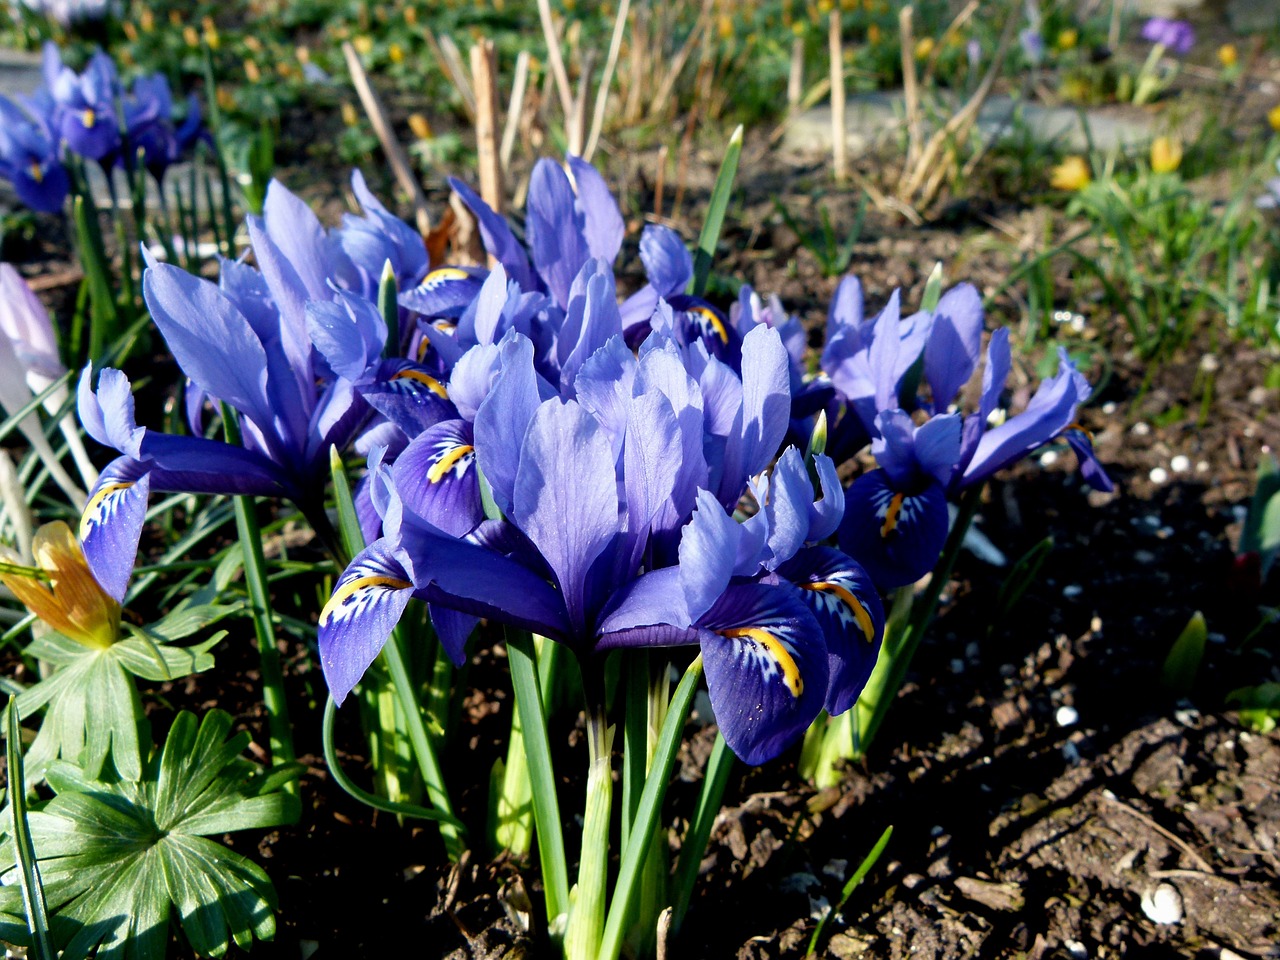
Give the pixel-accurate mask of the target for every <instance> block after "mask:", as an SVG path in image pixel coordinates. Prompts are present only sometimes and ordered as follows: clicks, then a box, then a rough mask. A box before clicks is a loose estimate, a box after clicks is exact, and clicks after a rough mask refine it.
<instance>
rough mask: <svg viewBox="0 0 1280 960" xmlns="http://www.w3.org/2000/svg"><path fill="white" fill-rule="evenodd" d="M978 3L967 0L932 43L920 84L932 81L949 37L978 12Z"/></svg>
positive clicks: (925, 84)
mask: <svg viewBox="0 0 1280 960" xmlns="http://www.w3.org/2000/svg"><path fill="white" fill-rule="evenodd" d="M978 5H979V4H978V0H969V3H968V4H967V5H966V6H965V8H964V9H963V10H961V11H960V12H959V13H957V14H956V15H955V18H954V19H953V20H952V21H951V23H949V24H948V25H947V29H945V30H943V31H942V36H941V37H939V38H938V42H937V43H935V44H934V45H933V52H932V53H931V54H929V62H928V63H926V64H925V67H924V80H923V82H922V84H921V85H922V86H925V87H927V86H929V85H930V84H931V83H932V82H933V75H934V73H935V72H936V71H937V69H938V58H939V57H940V56H942V51H943V50H944V49H945V48H946V46H947V43H948V41H950V40H951V37H952V36H953V35H954V34H955V33H956V32H957V31H958V30H959V29H960V28H961V27H963V26H964V25H965V24H966V23H968V21H969V18H970V17H972V16H973V15H974V14H975V13H977V12H978Z"/></svg>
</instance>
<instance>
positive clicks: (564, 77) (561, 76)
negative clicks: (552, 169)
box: [538, 0, 573, 151]
mask: <svg viewBox="0 0 1280 960" xmlns="http://www.w3.org/2000/svg"><path fill="white" fill-rule="evenodd" d="M538 18H539V19H540V20H541V21H542V35H543V37H545V38H546V41H547V62H548V63H550V64H551V75H552V76H553V77H554V78H555V82H556V92H557V93H558V94H559V95H560V109H561V110H563V111H564V121H565V123H566V124H567V123H569V118H570V117H571V116H572V115H573V94H572V93H570V91H569V74H568V72H567V71H566V70H565V68H564V56H563V55H562V54H561V53H560V37H559V36H557V34H556V25H555V22H554V21H553V20H552V19H551V3H550V0H538ZM566 132H567V131H566ZM569 149H570V150H571V151H572V150H573V137H572V136H570V138H569Z"/></svg>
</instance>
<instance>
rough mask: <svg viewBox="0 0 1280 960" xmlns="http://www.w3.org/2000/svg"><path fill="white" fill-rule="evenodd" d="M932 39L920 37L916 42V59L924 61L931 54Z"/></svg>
mask: <svg viewBox="0 0 1280 960" xmlns="http://www.w3.org/2000/svg"><path fill="white" fill-rule="evenodd" d="M933 46H934V44H933V37H921V38H920V39H919V40H917V41H916V59H917V60H924V59H926V58H927V57H928V56H929V54H931V53H933Z"/></svg>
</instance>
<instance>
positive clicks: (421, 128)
mask: <svg viewBox="0 0 1280 960" xmlns="http://www.w3.org/2000/svg"><path fill="white" fill-rule="evenodd" d="M409 129H410V130H411V131H413V135H414V136H415V137H417V138H418V139H419V140H430V139H431V123H430V122H429V121H428V120H427V118H426V117H424V116H423V115H422V114H420V113H411V114H409Z"/></svg>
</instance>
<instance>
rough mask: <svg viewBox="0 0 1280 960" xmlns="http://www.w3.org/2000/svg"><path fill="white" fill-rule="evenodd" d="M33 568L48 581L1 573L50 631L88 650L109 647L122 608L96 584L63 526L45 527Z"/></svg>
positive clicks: (115, 635) (35, 544) (33, 548)
mask: <svg viewBox="0 0 1280 960" xmlns="http://www.w3.org/2000/svg"><path fill="white" fill-rule="evenodd" d="M31 552H32V553H33V554H34V556H35V561H36V565H37V566H38V567H39V568H40V569H41V570H43V571H44V572H45V574H47V575H48V577H49V582H48V584H47V585H46V584H45V583H42V582H41V581H39V580H37V579H35V578H34V577H23V576H18V575H15V574H0V581H3V582H4V585H5V586H7V587H8V588H9V589H10V590H12V591H13V593H14V595H15V596H16V597H17V598H18V599H19V600H21V601H22V602H23V603H24V604H26V606H27V609H29V610H30V611H31V612H32V613H34V614H35V615H36V616H37V617H38V618H40V620H42V621H43V622H44V623H46V624H48V625H49V627H51V628H52V629H53V630H56V631H57V632H58V633H60V634H62V635H63V636H64V637H67V638H68V639H71V640H75V641H76V642H77V643H82V644H84V645H85V646H87V647H109V646H111V644H113V643H115V642H116V640H117V639H118V637H119V634H120V604H118V603H116V601H115V599H114V598H112V597H111V596H109V595H108V594H107V593H106V592H105V591H104V590H103V589H102V587H100V586H99V585H98V581H97V580H95V579H94V577H93V574H92V573H91V572H90V571H89V565H88V563H86V562H85V559H84V552H83V551H82V550H81V548H80V542H79V541H78V540H77V539H76V537H75V534H73V533H72V532H71V528H70V527H68V526H67V525H66V524H65V523H62V522H61V521H58V522H56V523H46V524H45V525H44V526H42V527H41V528H40V529H39V530H37V531H36V535H35V538H34V539H33V540H32V542H31Z"/></svg>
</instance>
